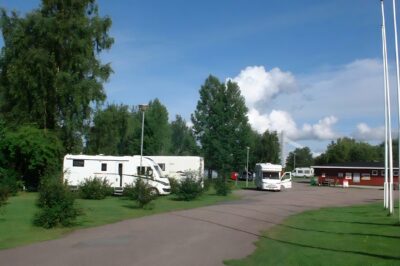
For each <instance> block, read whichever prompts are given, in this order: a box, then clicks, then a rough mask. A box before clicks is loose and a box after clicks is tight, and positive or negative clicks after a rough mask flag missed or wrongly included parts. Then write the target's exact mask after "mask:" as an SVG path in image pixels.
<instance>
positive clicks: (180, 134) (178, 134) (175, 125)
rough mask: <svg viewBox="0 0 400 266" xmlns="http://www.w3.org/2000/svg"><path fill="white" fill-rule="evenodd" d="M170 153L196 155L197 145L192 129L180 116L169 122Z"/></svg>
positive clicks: (197, 151) (197, 152)
mask: <svg viewBox="0 0 400 266" xmlns="http://www.w3.org/2000/svg"><path fill="white" fill-rule="evenodd" d="M170 153H171V154H173V155H198V154H199V147H198V146H197V144H196V139H195V136H194V134H193V131H192V129H191V128H190V127H188V126H187V125H186V121H185V120H184V119H183V118H182V117H181V116H180V115H177V116H176V117H175V121H172V122H171V151H170Z"/></svg>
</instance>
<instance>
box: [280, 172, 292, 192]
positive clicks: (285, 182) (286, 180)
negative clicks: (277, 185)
mask: <svg viewBox="0 0 400 266" xmlns="http://www.w3.org/2000/svg"><path fill="white" fill-rule="evenodd" d="M281 185H282V186H283V187H284V188H292V173H291V172H285V173H284V174H283V175H282V177H281Z"/></svg>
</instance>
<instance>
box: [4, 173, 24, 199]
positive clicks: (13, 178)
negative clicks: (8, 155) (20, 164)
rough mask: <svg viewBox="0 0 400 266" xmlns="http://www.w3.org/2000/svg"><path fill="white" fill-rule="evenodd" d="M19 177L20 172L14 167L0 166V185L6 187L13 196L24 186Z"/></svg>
mask: <svg viewBox="0 0 400 266" xmlns="http://www.w3.org/2000/svg"><path fill="white" fill-rule="evenodd" d="M17 177H18V174H17V173H16V172H15V171H14V170H13V169H4V168H0V186H3V187H6V188H7V190H8V192H9V193H10V194H11V195H13V196H15V195H17V192H18V191H19V190H21V188H22V187H23V182H22V181H21V180H19V179H18V178H17Z"/></svg>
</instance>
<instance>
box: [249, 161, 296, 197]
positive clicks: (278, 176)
mask: <svg viewBox="0 0 400 266" xmlns="http://www.w3.org/2000/svg"><path fill="white" fill-rule="evenodd" d="M255 171H256V177H255V183H256V187H257V189H265V190H274V191H281V190H282V189H287V188H291V187H292V174H291V173H290V172H285V173H282V165H279V164H271V163H258V164H256V168H255Z"/></svg>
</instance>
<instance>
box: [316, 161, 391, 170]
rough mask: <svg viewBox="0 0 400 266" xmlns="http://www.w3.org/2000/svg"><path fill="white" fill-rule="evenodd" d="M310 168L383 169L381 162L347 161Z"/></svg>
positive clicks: (383, 164)
mask: <svg viewBox="0 0 400 266" xmlns="http://www.w3.org/2000/svg"><path fill="white" fill-rule="evenodd" d="M311 167H312V168H348V169H384V168H385V163H383V162H349V163H329V164H322V165H315V166H311ZM393 167H394V168H398V162H393Z"/></svg>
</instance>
